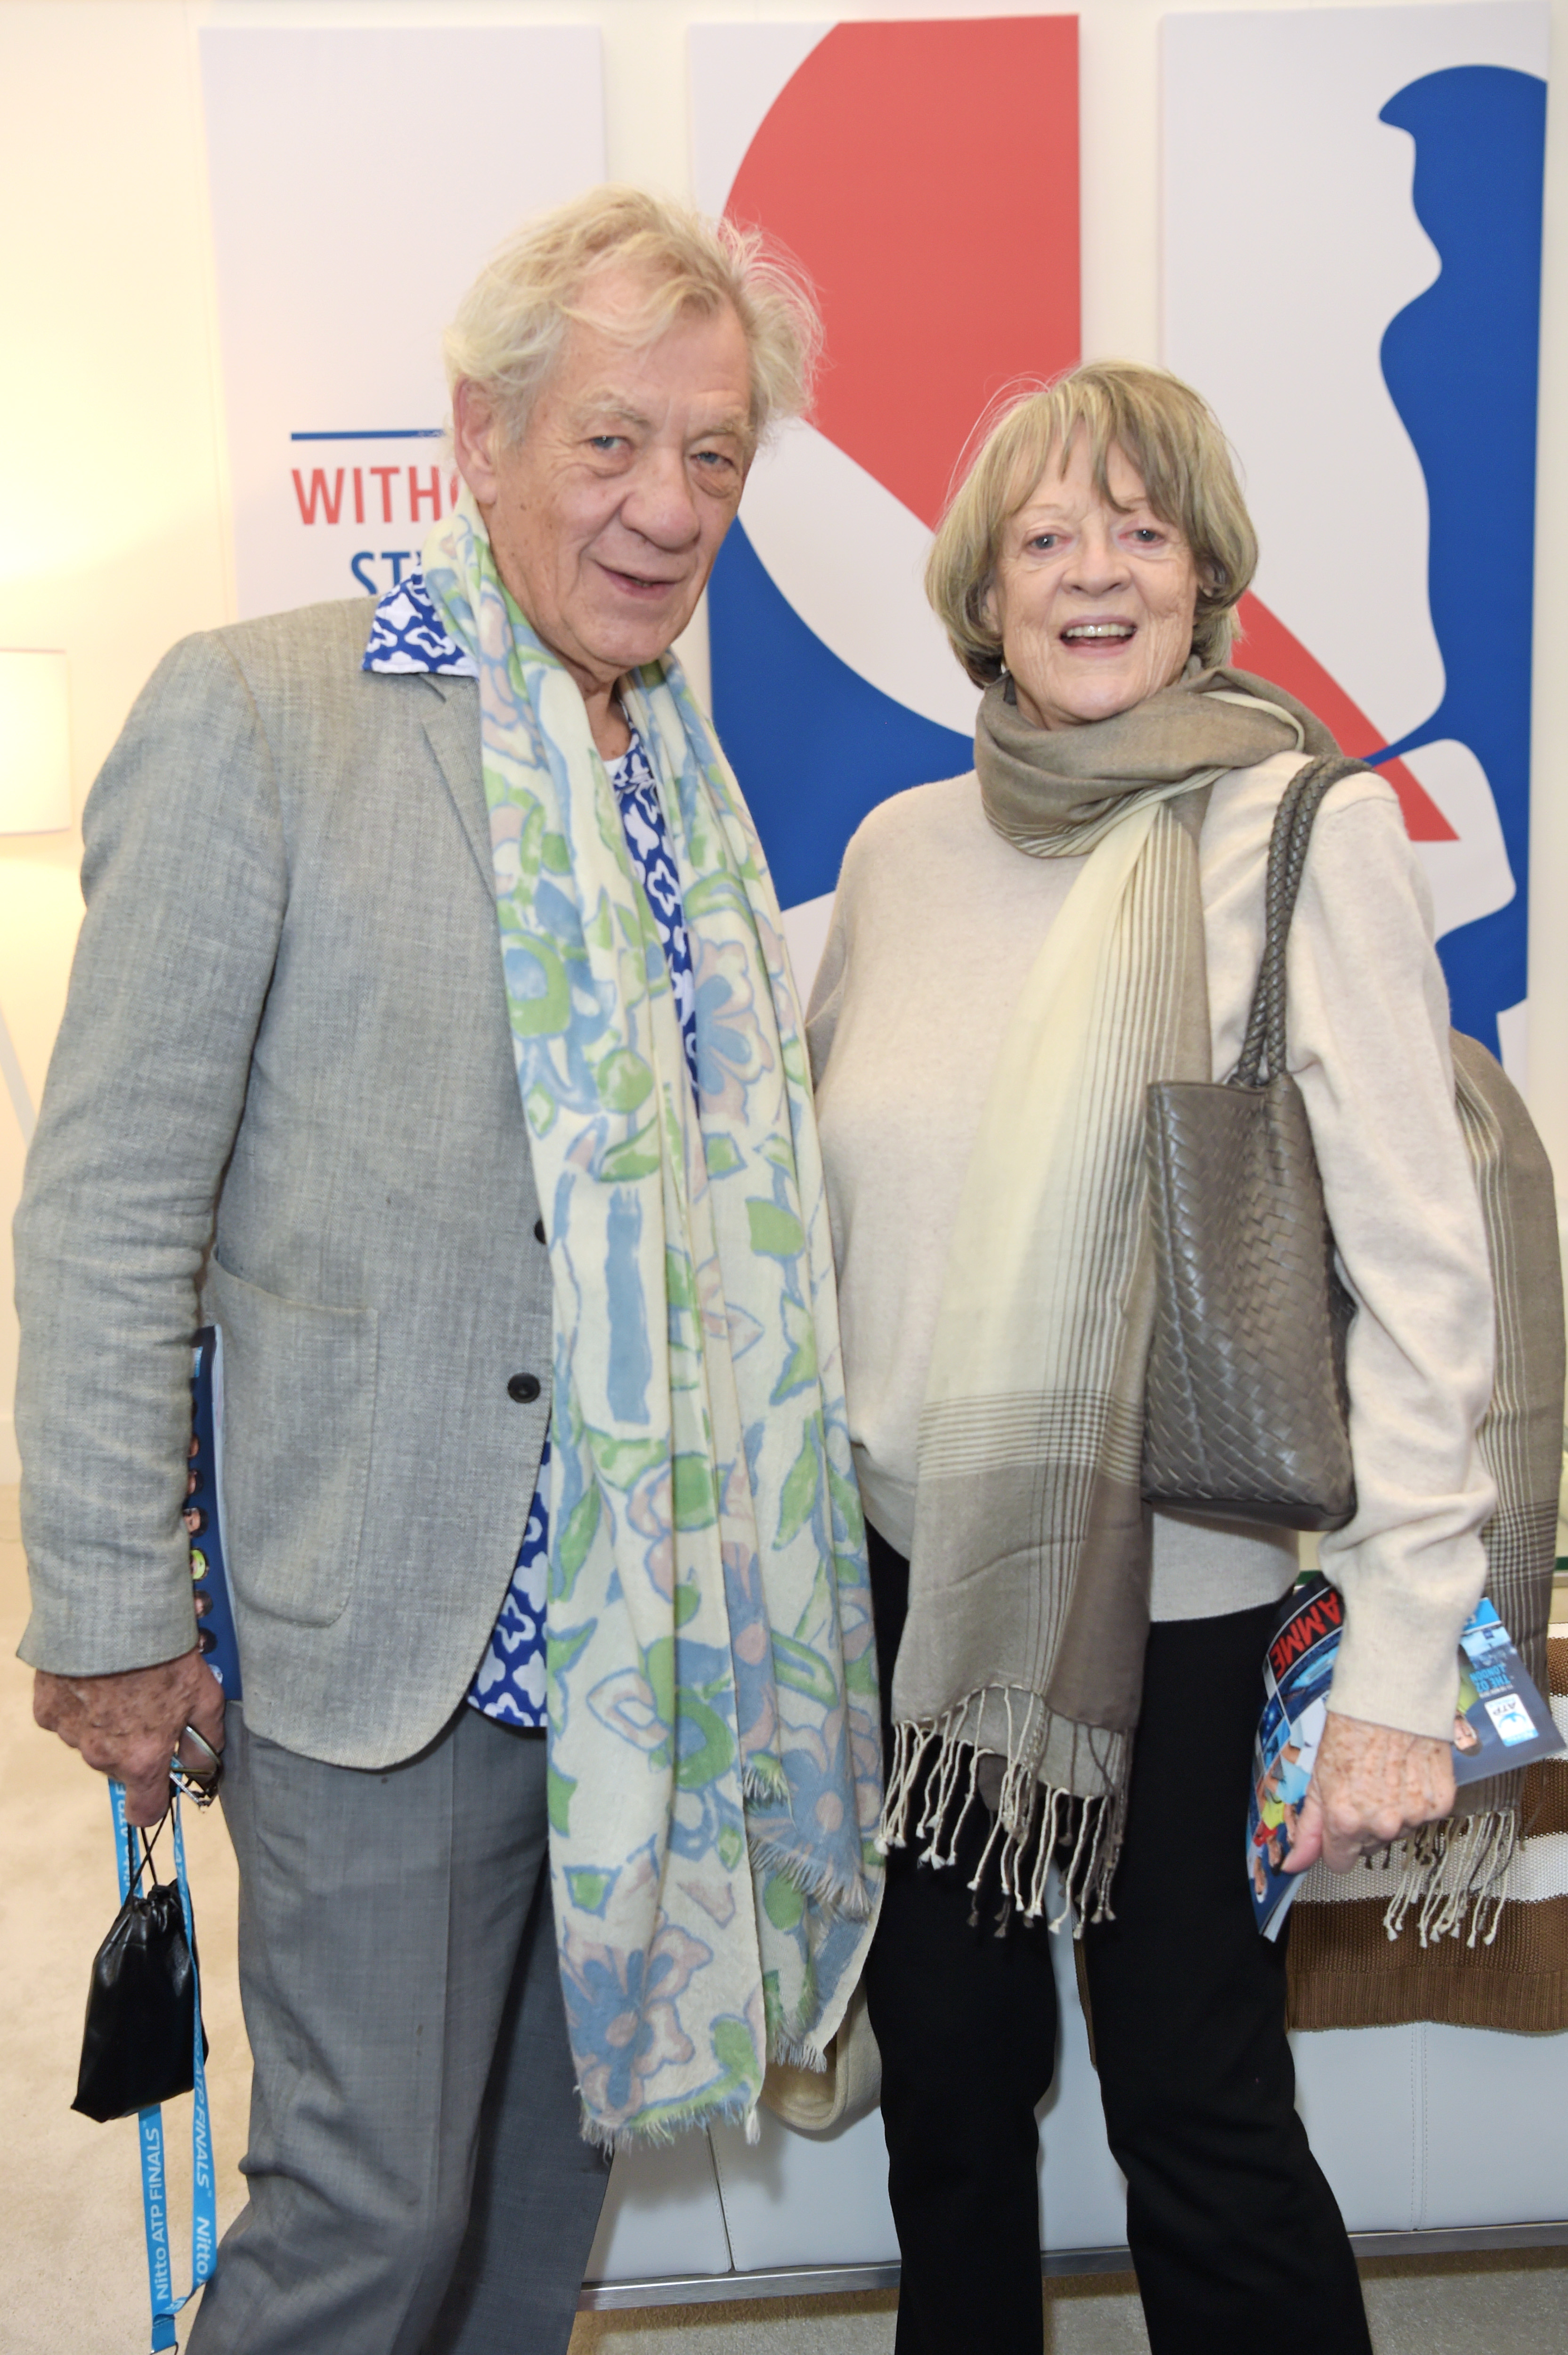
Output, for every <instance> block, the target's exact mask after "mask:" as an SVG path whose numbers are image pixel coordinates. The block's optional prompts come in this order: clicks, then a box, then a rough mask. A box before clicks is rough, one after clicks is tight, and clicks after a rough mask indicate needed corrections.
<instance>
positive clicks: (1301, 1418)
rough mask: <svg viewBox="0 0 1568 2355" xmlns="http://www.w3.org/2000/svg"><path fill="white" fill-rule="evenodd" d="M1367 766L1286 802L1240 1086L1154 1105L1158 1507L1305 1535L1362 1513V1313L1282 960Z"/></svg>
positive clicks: (1152, 1473)
mask: <svg viewBox="0 0 1568 2355" xmlns="http://www.w3.org/2000/svg"><path fill="white" fill-rule="evenodd" d="M1363 765H1364V764H1363V763H1362V762H1360V761H1350V760H1346V759H1344V758H1342V757H1340V756H1339V755H1330V756H1329V757H1328V758H1326V759H1323V760H1317V761H1311V762H1308V763H1307V766H1306V767H1305V768H1304V769H1302V770H1300V771H1298V772H1297V773H1296V776H1295V777H1294V778H1293V779H1292V781H1291V783H1290V785H1289V786H1288V788H1287V789H1286V792H1285V796H1284V799H1283V800H1282V801H1281V803H1280V805H1279V811H1278V814H1277V815H1276V817H1275V825H1274V832H1273V835H1272V837H1271V838H1270V842H1269V858H1268V880H1267V884H1266V887H1265V888H1266V901H1265V916H1266V932H1265V940H1264V957H1263V965H1262V969H1261V971H1260V973H1259V975H1258V986H1257V994H1256V996H1255V997H1254V999H1253V1008H1252V1016H1251V1019H1250V1020H1249V1022H1248V1025H1247V1035H1246V1041H1245V1044H1244V1045H1243V1050H1242V1057H1241V1060H1240V1062H1239V1063H1238V1064H1237V1066H1236V1069H1235V1071H1234V1072H1233V1073H1232V1076H1231V1078H1230V1079H1228V1080H1226V1081H1223V1082H1215V1081H1201V1080H1198V1081H1189V1080H1166V1081H1157V1082H1155V1083H1154V1084H1153V1085H1152V1086H1151V1087H1150V1089H1149V1092H1148V1115H1147V1170H1148V1203H1149V1224H1150V1229H1151V1232H1152V1236H1153V1243H1154V1267H1155V1318H1154V1338H1153V1342H1152V1344H1151V1347H1150V1349H1149V1361H1148V1382H1147V1407H1146V1418H1145V1433H1144V1461H1143V1492H1144V1495H1145V1496H1146V1497H1147V1498H1148V1500H1149V1501H1150V1503H1151V1504H1157V1505H1172V1506H1179V1507H1185V1508H1189V1509H1191V1510H1195V1511H1200V1512H1211V1513H1217V1514H1222V1515H1224V1516H1225V1517H1227V1518H1236V1519H1240V1520H1253V1521H1271V1522H1275V1523H1276V1524H1279V1525H1282V1526H1283V1527H1285V1528H1286V1529H1341V1528H1342V1527H1343V1526H1344V1524H1345V1523H1346V1522H1347V1521H1348V1520H1349V1518H1350V1516H1351V1514H1352V1513H1353V1512H1354V1511H1355V1509H1356V1482H1355V1473H1354V1470H1353V1467H1352V1465H1351V1461H1350V1433H1349V1393H1348V1391H1347V1390H1346V1387H1345V1337H1346V1333H1347V1331H1348V1329H1349V1322H1350V1318H1351V1316H1352V1315H1353V1313H1354V1304H1353V1302H1352V1301H1351V1299H1350V1295H1349V1293H1348V1292H1347V1291H1346V1290H1345V1287H1344V1285H1343V1284H1341V1283H1340V1281H1339V1276H1338V1274H1337V1273H1336V1272H1335V1267H1334V1238H1333V1235H1332V1234H1331V1232H1330V1231H1329V1227H1328V1215H1327V1213H1326V1211H1325V1209H1324V1207H1323V1181H1322V1179H1321V1177H1319V1175H1318V1171H1317V1155H1316V1154H1315V1152H1314V1151H1313V1147H1312V1132H1311V1130H1310V1128H1309V1127H1308V1125H1307V1107H1306V1105H1305V1104H1304V1103H1303V1102H1302V1100H1301V1091H1300V1090H1299V1089H1298V1088H1297V1086H1296V1082H1295V1081H1294V1080H1293V1079H1292V1078H1291V1076H1290V1074H1289V1072H1288V1071H1286V1069H1285V943H1286V940H1287V939H1288V937H1289V932H1290V919H1291V912H1292V911H1293V909H1294V908H1295V905H1296V892H1297V890H1298V889H1299V887H1300V882H1301V872H1302V868H1303V866H1304V865H1305V863H1306V858H1307V841H1308V839H1309V837H1310V835H1311V831H1312V821H1313V819H1314V817H1315V816H1316V815H1317V806H1318V804H1319V803H1320V802H1321V801H1322V799H1323V796H1324V794H1326V793H1327V792H1328V789H1329V787H1330V786H1331V785H1333V784H1337V783H1339V779H1340V778H1341V777H1346V776H1349V775H1351V774H1353V773H1354V772H1355V771H1357V770H1358V769H1360V768H1361V767H1362V766H1363Z"/></svg>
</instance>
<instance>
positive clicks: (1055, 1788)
mask: <svg viewBox="0 0 1568 2355" xmlns="http://www.w3.org/2000/svg"><path fill="white" fill-rule="evenodd" d="M975 1698H976V1696H974V1695H971V1696H970V1697H969V1699H968V1700H963V1701H960V1702H958V1703H956V1704H955V1706H954V1707H953V1708H952V1709H950V1710H945V1711H944V1714H943V1715H942V1716H941V1717H939V1718H936V1719H934V1720H932V1721H925V1722H923V1723H918V1724H917V1723H912V1722H908V1721H906V1722H904V1723H902V1724H900V1725H896V1726H895V1727H894V1728H893V1747H892V1756H891V1760H890V1762H889V1766H888V1777H887V1797H886V1801H885V1804H884V1806H883V1809H882V1820H881V1823H880V1826H879V1827H878V1830H877V1847H878V1849H880V1852H881V1853H882V1855H884V1856H886V1855H887V1853H888V1851H889V1850H890V1849H895V1848H907V1847H908V1846H909V1845H910V1844H911V1842H912V1841H913V1842H914V1843H915V1844H916V1845H917V1846H918V1845H919V1844H920V1843H921V1842H922V1841H923V1842H924V1843H925V1844H924V1846H923V1848H921V1849H920V1862H921V1863H922V1864H929V1865H930V1866H931V1868H932V1870H933V1871H937V1872H941V1871H943V1870H946V1868H947V1867H949V1866H951V1865H955V1864H956V1863H957V1861H958V1842H959V1838H960V1837H961V1835H962V1833H963V1830H964V1827H965V1824H966V1823H967V1821H968V1819H969V1817H970V1814H971V1812H972V1810H973V1808H974V1806H975V1805H976V1801H978V1802H979V1804H980V1805H981V1806H983V1807H987V1811H989V1810H988V1802H987V1799H986V1797H985V1796H984V1794H983V1792H982V1791H981V1788H980V1764H981V1761H982V1759H985V1758H996V1759H998V1760H999V1761H1000V1763H1001V1764H1002V1768H1003V1772H1002V1784H1001V1793H1000V1796H999V1798H998V1801H997V1807H996V1810H995V1812H994V1813H993V1814H992V1817H991V1828H990V1832H989V1834H988V1836H987V1840H986V1845H985V1847H984V1849H982V1851H981V1855H980V1861H979V1863H978V1864H977V1866H976V1869H975V1873H974V1877H973V1879H972V1880H971V1881H969V1882H968V1883H967V1887H968V1889H969V1891H970V1892H971V1894H972V1895H973V1897H974V1899H975V1910H974V1912H973V1913H971V1915H970V1919H971V1921H975V1920H977V1919H978V1913H979V1903H980V1897H981V1893H982V1889H983V1886H984V1883H985V1881H986V1878H987V1873H988V1872H989V1870H990V1869H991V1867H992V1864H993V1862H994V1863H995V1865H996V1869H997V1881H998V1882H999V1885H1000V1888H1001V1892H1002V1905H1001V1911H1000V1913H999V1914H998V1916H997V1936H998V1937H1000V1936H1001V1935H1002V1934H1004V1933H1005V1931H1006V1930H1007V1927H1008V1923H1009V1922H1010V1920H1011V1919H1012V1917H1013V1915H1014V1914H1015V1913H1017V1914H1019V1915H1020V1916H1021V1918H1022V1919H1023V1921H1024V1922H1025V1923H1026V1924H1030V1925H1032V1924H1033V1923H1036V1922H1038V1921H1040V1920H1041V1919H1044V1920H1045V1923H1046V1927H1047V1929H1048V1930H1052V1931H1055V1930H1060V1929H1061V1925H1062V1923H1064V1922H1065V1921H1066V1920H1067V1919H1068V1917H1069V1915H1072V1921H1073V1929H1072V1934H1073V1936H1074V1938H1081V1937H1082V1936H1083V1925H1084V1923H1086V1922H1112V1921H1115V1913H1114V1912H1113V1910H1112V1906H1111V1882H1112V1880H1113V1878H1114V1877H1115V1870H1116V1866H1117V1863H1118V1861H1119V1860H1120V1858H1121V1853H1122V1839H1123V1835H1124V1833H1125V1828H1126V1812H1127V1806H1126V1789H1125V1783H1118V1784H1116V1785H1114V1786H1113V1788H1112V1789H1111V1790H1109V1791H1105V1792H1102V1793H1099V1794H1098V1795H1096V1796H1093V1797H1091V1798H1084V1797H1082V1796H1079V1795H1078V1794H1077V1793H1075V1792H1073V1791H1071V1790H1068V1789H1067V1788H1065V1787H1064V1786H1063V1785H1057V1784H1051V1783H1042V1782H1041V1780H1040V1775H1039V1774H1038V1773H1037V1771H1036V1769H1035V1767H1034V1765H1033V1764H1032V1761H1033V1759H1034V1758H1035V1757H1036V1756H1038V1755H1039V1753H1040V1747H1041V1746H1042V1742H1043V1734H1044V1730H1045V1727H1044V1720H1045V1718H1046V1716H1047V1715H1048V1712H1047V1710H1046V1708H1045V1704H1044V1702H1043V1701H1041V1700H1039V1698H1038V1696H1036V1695H1033V1694H1031V1695H1030V1696H1029V1704H1028V1707H1027V1709H1026V1710H1025V1711H1024V1722H1023V1725H1022V1727H1021V1729H1020V1728H1019V1727H1018V1726H1017V1725H1016V1724H1015V1722H1014V1710H1013V1700H1012V1696H1011V1694H1010V1693H1009V1694H1008V1697H1007V1710H1008V1747H1007V1751H1006V1753H1002V1752H999V1751H992V1750H981V1749H978V1748H976V1746H975V1745H974V1744H973V1743H972V1742H967V1741H965V1739H964V1738H963V1734H964V1727H965V1721H966V1720H967V1718H968V1716H969V1711H970V1702H971V1700H974V1699H975ZM922 1791H923V1794H924V1796H923V1804H922V1805H921V1806H920V1807H919V1810H918V1814H917V1811H916V1801H917V1798H918V1797H919V1796H920V1794H921V1792H922ZM1069 1840H1071V1841H1072V1853H1071V1854H1070V1855H1069V1856H1067V1857H1066V1858H1062V1857H1061V1854H1060V1851H1061V1849H1063V1848H1064V1847H1065V1846H1066V1844H1067V1842H1068V1841H1069ZM1053 1859H1055V1860H1057V1861H1058V1862H1059V1863H1060V1865H1061V1906H1060V1907H1059V1909H1058V1910H1057V1912H1056V1913H1053V1914H1051V1915H1050V1916H1049V1917H1047V1914H1046V1891H1047V1886H1048V1883H1049V1880H1050V1874H1051V1863H1052V1860H1053Z"/></svg>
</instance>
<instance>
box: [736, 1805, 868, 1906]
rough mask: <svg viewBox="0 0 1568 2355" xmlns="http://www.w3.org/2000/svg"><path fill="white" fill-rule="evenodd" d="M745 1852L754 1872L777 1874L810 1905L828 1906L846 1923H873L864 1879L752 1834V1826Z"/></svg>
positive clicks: (768, 1836)
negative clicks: (755, 1870)
mask: <svg viewBox="0 0 1568 2355" xmlns="http://www.w3.org/2000/svg"><path fill="white" fill-rule="evenodd" d="M746 1851H747V1854H748V1856H749V1857H750V1859H751V1861H752V1866H753V1868H754V1869H757V1870H762V1871H763V1872H776V1873H777V1874H778V1875H779V1876H780V1878H781V1879H782V1880H784V1881H788V1882H789V1885H790V1887H791V1888H792V1889H794V1890H796V1891H799V1893H800V1895H801V1896H802V1897H804V1898H805V1901H806V1902H807V1903H808V1904H814V1905H826V1906H828V1907H830V1908H831V1910H832V1911H833V1912H834V1913H838V1914H840V1915H841V1916H842V1917H843V1919H844V1920H845V1921H846V1922H866V1921H869V1919H870V1914H871V1904H872V1900H871V1896H870V1894H869V1891H868V1890H867V1887H866V1884H865V1881H864V1879H863V1878H857V1877H856V1876H855V1875H854V1874H853V1873H850V1872H848V1871H845V1870H840V1869H839V1868H838V1867H837V1865H834V1864H828V1863H817V1862H814V1861H813V1860H812V1859H809V1858H806V1857H803V1856H802V1855H801V1854H800V1852H799V1850H798V1849H792V1848H786V1847H784V1845H783V1844H782V1842H781V1841H780V1840H778V1839H776V1838H773V1835H772V1834H771V1833H768V1832H760V1831H753V1830H752V1828H751V1826H750V1824H748V1825H747V1827H746Z"/></svg>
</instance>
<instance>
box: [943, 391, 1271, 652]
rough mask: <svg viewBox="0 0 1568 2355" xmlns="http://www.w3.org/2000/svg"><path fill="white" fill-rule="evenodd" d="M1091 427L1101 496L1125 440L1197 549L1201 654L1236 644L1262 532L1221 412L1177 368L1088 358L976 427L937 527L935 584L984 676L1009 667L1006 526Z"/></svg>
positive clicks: (1013, 398)
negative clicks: (1001, 568)
mask: <svg viewBox="0 0 1568 2355" xmlns="http://www.w3.org/2000/svg"><path fill="white" fill-rule="evenodd" d="M1080 432H1082V433H1083V435H1084V437H1085V440H1086V442H1087V445H1088V451H1089V457H1090V463H1091V464H1092V465H1093V470H1094V485H1095V488H1096V489H1097V490H1098V492H1099V494H1100V496H1101V497H1102V498H1103V499H1105V500H1110V497H1111V493H1110V486H1109V485H1108V483H1107V481H1106V476H1105V467H1106V463H1107V461H1108V459H1109V457H1110V453H1111V452H1112V450H1113V449H1116V450H1120V451H1121V452H1122V453H1123V455H1124V456H1125V458H1127V459H1128V460H1129V461H1130V462H1131V464H1133V465H1135V466H1136V468H1137V470H1138V473H1139V474H1141V475H1142V477H1143V483H1144V488H1145V490H1146V491H1147V493H1148V499H1149V505H1150V506H1152V507H1153V509H1154V511H1155V513H1156V515H1157V516H1158V517H1159V518H1160V520H1161V522H1163V523H1168V524H1169V525H1170V526H1171V527H1173V528H1174V529H1175V530H1177V531H1179V533H1180V534H1181V536H1182V538H1183V539H1185V540H1186V542H1187V545H1188V547H1189V549H1191V551H1192V555H1193V559H1194V561H1195V562H1196V564H1197V567H1198V607H1197V612H1196V613H1195V614H1194V617H1193V623H1192V651H1193V653H1194V654H1195V655H1198V656H1199V658H1200V661H1201V662H1202V663H1203V665H1204V666H1205V668H1207V667H1208V666H1210V665H1211V664H1214V663H1221V662H1223V661H1224V660H1225V657H1226V656H1227V655H1228V654H1229V653H1230V651H1231V643H1232V639H1233V637H1234V635H1235V629H1236V624H1235V607H1236V604H1237V602H1238V601H1239V600H1240V598H1241V597H1242V595H1243V591H1245V589H1246V587H1247V585H1248V583H1249V582H1250V581H1251V580H1252V577H1253V572H1254V571H1255V570H1257V561H1258V543H1257V535H1256V533H1255V532H1254V531H1253V525H1252V518H1251V517H1250V516H1249V515H1248V513H1247V509H1246V502H1245V501H1244V499H1243V496H1242V490H1241V485H1240V484H1239V483H1238V482H1237V480H1236V468H1235V461H1234V458H1233V456H1232V451H1231V445H1230V443H1229V442H1227V441H1226V439H1225V436H1224V434H1223V433H1222V432H1221V429H1220V424H1219V421H1218V419H1217V418H1216V417H1215V415H1214V412H1213V410H1211V408H1210V407H1209V405H1208V403H1207V402H1206V401H1204V400H1200V398H1199V396H1198V395H1197V393H1195V392H1194V391H1193V389H1192V388H1191V386H1190V385H1187V384H1183V383H1182V381H1181V378H1179V377H1176V376H1172V375H1171V374H1170V372H1169V370H1168V368H1140V367H1139V366H1138V364H1137V363H1136V361H1134V360H1088V361H1085V362H1084V364H1083V367H1082V368H1073V369H1072V370H1071V371H1070V372H1069V373H1068V374H1067V375H1066V376H1062V377H1059V378H1057V380H1056V382H1055V383H1054V384H1050V385H1044V386H1036V387H1033V388H1031V389H1029V390H1028V391H1025V392H1020V393H1014V394H1012V395H1010V396H1009V397H1008V399H1007V400H1005V401H1004V403H1003V405H1002V407H1001V408H1000V410H997V411H995V412H993V414H992V416H991V417H990V418H989V419H988V420H987V421H985V422H984V423H983V424H982V425H981V426H980V427H979V428H978V429H977V433H976V438H977V439H978V441H979V449H978V452H977V453H976V456H975V458H974V460H973V462H972V463H971V464H970V466H969V468H968V471H967V473H966V474H965V476H964V478H963V480H962V482H961V483H960V484H959V486H958V489H957V490H956V491H955V494H954V496H953V498H952V500H951V502H950V503H949V506H948V508H947V512H946V514H945V515H944V517H943V519H942V525H941V527H940V529H939V530H938V532H937V535H936V540H935V544H934V546H933V549H932V551H931V557H930V560H929V561H928V563H927V565H926V568H925V593H926V595H927V596H928V597H929V598H930V600H931V602H932V604H933V606H934V608H935V610H936V613H937V616H938V619H939V620H940V621H941V623H942V624H943V626H944V629H945V630H946V632H947V635H948V639H949V642H950V643H951V645H952V647H953V651H954V653H955V655H957V657H958V659H959V661H960V662H961V663H962V664H963V666H964V667H965V670H966V671H967V672H968V674H969V676H970V677H971V678H972V679H974V680H975V681H976V684H977V685H979V686H985V685H987V683H988V682H989V681H990V680H992V679H994V678H998V677H1000V676H1001V670H1002V646H1001V640H1000V638H999V637H998V636H997V632H996V631H995V629H993V627H992V626H991V623H989V622H988V621H987V618H986V598H987V593H988V591H989V590H990V588H991V585H992V582H993V581H995V579H996V571H997V551H998V549H999V548H1000V546H1001V538H1002V527H1003V526H1004V525H1005V524H1006V523H1007V521H1008V517H1011V516H1015V515H1017V513H1018V511H1019V508H1020V507H1021V506H1023V505H1024V503H1025V501H1026V500H1027V499H1028V498H1029V495H1030V494H1031V492H1032V491H1033V489H1034V487H1035V485H1036V484H1037V483H1038V482H1039V481H1040V476H1041V475H1042V474H1044V473H1045V470H1046V467H1047V465H1048V464H1050V462H1051V457H1052V455H1053V454H1060V453H1061V452H1063V451H1065V450H1067V449H1068V448H1069V447H1070V445H1071V443H1072V438H1073V436H1074V434H1076V433H1080ZM1113 504H1114V502H1113Z"/></svg>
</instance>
